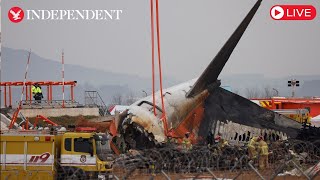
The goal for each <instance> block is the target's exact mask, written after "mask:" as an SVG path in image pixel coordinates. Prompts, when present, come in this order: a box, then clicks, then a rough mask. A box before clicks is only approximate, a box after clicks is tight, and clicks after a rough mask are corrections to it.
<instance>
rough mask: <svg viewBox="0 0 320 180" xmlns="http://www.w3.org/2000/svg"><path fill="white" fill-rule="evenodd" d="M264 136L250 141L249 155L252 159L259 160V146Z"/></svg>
mask: <svg viewBox="0 0 320 180" xmlns="http://www.w3.org/2000/svg"><path fill="white" fill-rule="evenodd" d="M261 139H262V136H259V137H253V138H251V139H250V141H249V143H248V153H249V158H250V159H256V158H257V150H256V149H257V146H258V143H259V142H260V141H261Z"/></svg>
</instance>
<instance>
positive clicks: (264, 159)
mask: <svg viewBox="0 0 320 180" xmlns="http://www.w3.org/2000/svg"><path fill="white" fill-rule="evenodd" d="M259 155H260V156H259V168H260V169H264V168H269V163H268V161H269V158H268V156H269V147H268V144H267V143H266V142H265V141H264V139H263V138H262V139H261V140H260V142H259Z"/></svg>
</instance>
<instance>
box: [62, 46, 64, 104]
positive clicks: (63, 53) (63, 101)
mask: <svg viewBox="0 0 320 180" xmlns="http://www.w3.org/2000/svg"><path fill="white" fill-rule="evenodd" d="M62 108H64V52H63V51H62Z"/></svg>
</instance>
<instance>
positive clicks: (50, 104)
mask: <svg viewBox="0 0 320 180" xmlns="http://www.w3.org/2000/svg"><path fill="white" fill-rule="evenodd" d="M63 101H64V103H63ZM63 104H64V107H65V108H74V107H81V105H80V104H79V102H77V101H73V100H31V101H30V100H27V101H26V100H23V101H22V102H21V107H22V109H37V108H61V107H62V106H63Z"/></svg>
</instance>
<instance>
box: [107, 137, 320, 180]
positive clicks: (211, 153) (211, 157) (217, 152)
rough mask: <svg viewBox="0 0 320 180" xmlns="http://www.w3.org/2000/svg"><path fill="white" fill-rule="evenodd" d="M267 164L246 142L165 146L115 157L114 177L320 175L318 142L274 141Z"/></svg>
mask: <svg viewBox="0 0 320 180" xmlns="http://www.w3.org/2000/svg"><path fill="white" fill-rule="evenodd" d="M269 151H270V152H271V153H270V154H269V156H268V158H269V159H268V165H267V167H264V168H262V167H261V166H260V167H259V162H260V163H261V158H262V157H260V156H258V157H257V158H256V159H250V158H249V157H248V151H247V148H246V147H245V146H243V147H236V146H226V147H223V148H221V147H219V146H218V145H216V146H212V147H207V146H195V147H193V148H192V150H188V151H184V150H182V149H179V148H172V147H164V148H157V149H150V150H144V151H139V152H138V151H133V152H131V153H130V154H127V155H122V156H121V157H119V158H117V159H116V160H115V164H114V172H113V174H114V175H115V179H150V178H152V179H154V178H155V179H203V178H205V179H320V174H319V172H318V171H319V168H320V141H319V142H313V143H310V142H303V141H291V142H277V143H273V144H271V145H270V146H269Z"/></svg>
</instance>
